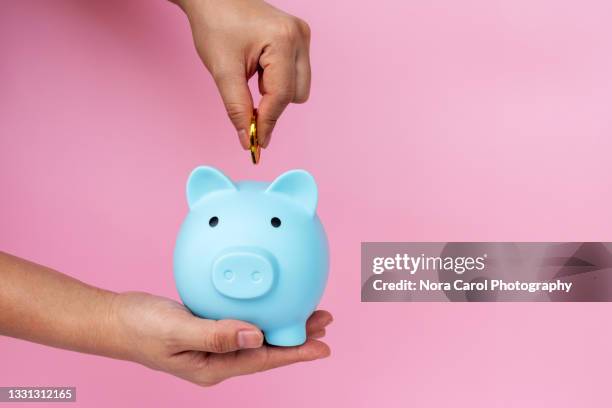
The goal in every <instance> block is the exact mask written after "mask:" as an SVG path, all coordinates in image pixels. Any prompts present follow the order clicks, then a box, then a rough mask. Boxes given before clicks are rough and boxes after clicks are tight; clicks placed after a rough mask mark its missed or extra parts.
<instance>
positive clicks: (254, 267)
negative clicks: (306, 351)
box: [174, 167, 329, 346]
mask: <svg viewBox="0 0 612 408" xmlns="http://www.w3.org/2000/svg"><path fill="white" fill-rule="evenodd" d="M317 196H318V193H317V185H316V184H315V181H314V179H313V177H312V176H311V175H310V173H308V172H306V171H304V170H291V171H288V172H286V173H284V174H282V175H281V176H280V177H278V178H277V179H276V180H274V181H273V182H272V183H266V182H259V181H241V182H233V181H232V180H230V179H229V178H228V177H226V176H225V175H224V174H223V173H221V172H220V171H219V170H217V169H215V168H212V167H198V168H196V169H195V170H193V172H192V173H191V175H190V176H189V180H188V181H187V203H188V204H189V213H188V214H187V218H186V219H185V221H184V222H183V224H182V226H181V229H180V232H179V235H178V238H177V242H176V248H175V251H174V278H175V281H176V287H177V289H178V293H179V295H180V297H181V299H182V301H183V303H184V304H185V306H187V308H189V310H191V312H192V313H194V314H195V315H198V316H200V317H204V318H207V319H215V320H218V319H238V320H244V321H247V322H250V323H253V324H255V325H256V326H258V327H259V328H260V329H262V331H263V332H264V335H265V338H266V341H267V342H268V343H269V344H273V345H277V346H295V345H299V344H302V343H304V342H305V341H306V328H305V326H306V320H307V319H308V317H309V316H310V314H311V313H312V312H313V311H314V310H315V308H316V306H317V304H318V302H319V300H320V299H321V296H322V295H323V291H324V289H325V285H326V283H327V274H328V268H329V249H328V244H327V237H326V235H325V231H324V229H323V226H322V225H321V222H320V221H319V217H318V216H317V214H316V207H317Z"/></svg>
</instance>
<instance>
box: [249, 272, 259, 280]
mask: <svg viewBox="0 0 612 408" xmlns="http://www.w3.org/2000/svg"><path fill="white" fill-rule="evenodd" d="M251 279H252V280H253V282H259V281H261V272H259V271H253V272H252V273H251Z"/></svg>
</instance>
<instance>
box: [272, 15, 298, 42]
mask: <svg viewBox="0 0 612 408" xmlns="http://www.w3.org/2000/svg"><path fill="white" fill-rule="evenodd" d="M274 35H275V37H276V38H277V39H279V40H282V41H287V42H295V41H296V40H297V39H298V38H299V37H300V35H301V33H300V28H299V26H298V22H297V19H296V18H295V17H288V18H284V19H282V20H279V22H278V23H277V24H276V26H275V27H274Z"/></svg>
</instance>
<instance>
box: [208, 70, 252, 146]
mask: <svg viewBox="0 0 612 408" xmlns="http://www.w3.org/2000/svg"><path fill="white" fill-rule="evenodd" d="M214 77H215V83H216V84H217V88H219V92H220V93H221V98H222V99H223V104H224V105H225V110H226V111H227V116H228V117H229V118H230V120H231V121H232V124H233V125H234V128H236V132H238V139H239V140H240V144H241V145H242V147H243V148H244V149H248V148H249V139H248V129H249V126H250V125H251V116H252V115H253V97H252V96H251V91H250V90H249V85H248V83H247V79H246V75H245V73H244V70H240V69H237V70H236V71H229V72H224V73H221V74H217V75H215V76H214Z"/></svg>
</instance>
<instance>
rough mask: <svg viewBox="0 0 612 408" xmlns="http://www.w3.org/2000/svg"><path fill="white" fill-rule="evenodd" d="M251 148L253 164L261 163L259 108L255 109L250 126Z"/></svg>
mask: <svg viewBox="0 0 612 408" xmlns="http://www.w3.org/2000/svg"><path fill="white" fill-rule="evenodd" d="M249 150H250V151H251V160H252V161H253V164H257V163H259V158H260V156H261V147H260V146H259V139H257V109H253V116H252V117H251V126H249Z"/></svg>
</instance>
